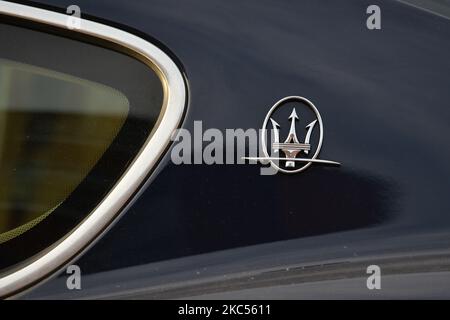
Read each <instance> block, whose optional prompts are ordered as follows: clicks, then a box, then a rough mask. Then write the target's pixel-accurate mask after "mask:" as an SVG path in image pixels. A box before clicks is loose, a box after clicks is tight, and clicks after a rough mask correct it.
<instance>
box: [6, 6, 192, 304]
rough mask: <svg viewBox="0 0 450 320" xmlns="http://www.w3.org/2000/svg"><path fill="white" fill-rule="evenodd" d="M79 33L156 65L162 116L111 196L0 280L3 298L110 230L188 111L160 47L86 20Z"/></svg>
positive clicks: (24, 10) (56, 16)
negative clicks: (47, 248) (57, 241)
mask: <svg viewBox="0 0 450 320" xmlns="http://www.w3.org/2000/svg"><path fill="white" fill-rule="evenodd" d="M0 13H2V14H6V15H10V16H14V17H19V18H23V19H26V20H33V21H36V22H39V23H43V24H47V25H52V26H56V27H59V28H66V21H67V18H68V16H67V15H64V14H61V13H56V12H52V11H48V10H43V9H38V8H33V7H29V6H25V5H21V4H15V3H10V2H5V1H0ZM75 31H77V32H80V33H83V34H87V35H91V36H94V37H97V38H101V39H105V40H108V41H110V42H113V43H116V44H118V45H120V46H122V47H126V48H128V49H131V50H133V51H135V52H136V53H138V54H139V55H140V56H142V57H143V58H144V59H146V60H149V61H150V62H151V64H153V65H155V67H156V68H157V69H159V72H160V76H161V78H162V80H163V83H165V86H166V88H165V102H164V106H163V111H162V116H160V119H159V124H157V125H156V130H153V132H152V134H151V136H150V137H149V139H148V140H147V142H146V144H145V145H144V146H143V148H142V149H141V151H140V153H139V155H138V156H137V157H136V159H135V160H134V161H133V163H132V164H131V165H130V167H129V168H128V169H127V171H126V173H125V174H124V175H123V176H122V177H121V179H120V180H119V182H117V184H116V186H115V187H114V188H113V189H112V190H111V191H110V193H109V194H108V195H107V196H106V198H105V199H103V201H102V202H101V203H100V204H99V205H98V206H97V208H96V209H95V210H94V211H93V212H92V213H91V214H90V215H89V216H88V217H87V218H86V219H85V220H84V222H83V223H82V224H81V225H80V226H78V227H77V228H76V229H75V230H74V231H72V233H71V234H70V235H69V236H67V237H66V238H65V239H64V240H63V241H62V242H60V244H58V245H57V246H56V247H54V248H53V249H51V250H50V251H48V252H47V253H46V254H45V255H43V256H42V257H40V258H38V259H37V260H35V261H33V262H31V263H30V264H28V265H26V266H25V267H24V268H22V269H20V270H18V271H15V272H14V273H11V274H9V275H6V276H5V277H3V278H1V279H0V297H6V296H8V295H11V294H15V293H18V291H20V290H21V289H23V288H25V287H27V286H30V285H34V284H35V283H36V282H37V281H39V280H41V279H44V278H46V277H48V276H49V275H50V274H51V273H52V272H53V271H55V270H57V269H58V268H60V267H61V266H62V265H64V264H65V263H67V262H68V261H70V260H71V259H72V258H73V257H74V256H75V255H76V254H77V253H78V252H80V251H81V250H83V248H85V247H86V246H87V245H88V244H89V243H90V242H91V241H92V240H94V239H95V237H96V236H97V235H98V234H99V233H100V232H101V231H102V230H103V229H105V228H106V227H107V226H108V224H109V223H110V222H111V221H112V220H113V219H114V218H115V216H116V215H117V214H118V212H119V211H120V210H121V209H122V208H123V207H124V205H125V203H126V202H127V201H128V200H129V199H130V198H131V197H132V196H133V194H134V193H135V192H136V190H137V189H138V187H139V186H140V185H141V184H142V183H143V181H144V179H145V178H146V177H147V175H148V174H149V172H150V170H151V169H152V168H153V167H154V166H155V164H156V162H157V161H158V159H159V158H160V156H161V155H162V154H163V152H164V150H165V148H166V147H167V145H168V144H169V142H170V136H171V135H172V132H173V130H174V129H176V128H177V127H178V125H179V123H180V121H181V118H182V115H183V112H184V107H185V100H186V87H185V83H184V80H183V76H182V75H181V72H180V70H179V69H178V67H177V66H176V64H175V63H174V62H173V61H172V60H171V59H170V58H169V56H168V55H167V54H165V53H164V52H163V51H162V50H161V49H159V48H158V47H156V46H155V45H153V44H151V43H149V42H147V41H145V40H143V39H141V38H139V37H137V36H135V35H132V34H130V33H128V32H125V31H122V30H119V29H117V28H113V27H110V26H106V25H103V24H100V23H96V22H93V21H89V20H85V19H83V20H82V23H81V26H80V29H76V30H75Z"/></svg>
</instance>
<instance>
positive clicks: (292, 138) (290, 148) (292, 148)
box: [270, 107, 317, 168]
mask: <svg viewBox="0 0 450 320" xmlns="http://www.w3.org/2000/svg"><path fill="white" fill-rule="evenodd" d="M289 119H290V120H291V129H290V130H289V134H288V137H287V138H286V141H284V143H280V142H279V141H280V139H279V137H280V132H279V128H280V125H279V124H278V123H277V122H276V121H275V120H273V119H272V118H270V121H271V122H272V127H273V132H274V136H275V137H274V142H273V143H272V148H273V152H274V153H278V151H279V150H280V149H281V151H283V153H284V154H285V155H286V159H295V158H296V157H297V154H298V153H301V152H302V151H303V152H304V153H305V154H308V153H309V150H310V149H311V145H310V144H309V140H310V139H311V133H312V131H313V129H314V126H315V125H316V123H317V120H314V121H313V122H311V123H310V124H308V125H307V126H306V129H307V130H308V132H307V133H306V137H305V143H300V142H299V141H298V138H297V133H296V131H295V121H296V120H298V116H297V112H296V111H295V107H294V108H293V109H292V113H291V115H290V116H289ZM285 166H286V167H292V168H293V167H295V162H294V161H286V164H285Z"/></svg>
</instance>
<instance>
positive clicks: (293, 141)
mask: <svg viewBox="0 0 450 320" xmlns="http://www.w3.org/2000/svg"><path fill="white" fill-rule="evenodd" d="M268 126H270V128H268ZM297 126H298V128H297ZM287 128H289V131H287ZM300 128H303V130H301V131H300V130H299V131H298V132H297V129H300ZM268 131H270V133H271V134H270V135H271V139H270V140H269V141H270V143H269V145H268V143H267V141H268V139H267V138H268ZM283 132H284V134H285V136H286V139H284V141H283V140H281V141H280V137H282V134H283ZM303 134H304V138H303ZM299 137H300V139H302V138H303V141H301V140H299ZM260 138H261V146H262V152H263V155H264V157H248V158H247V159H250V160H261V161H269V163H270V164H271V165H272V167H274V168H275V169H277V170H279V171H281V172H284V173H297V172H301V171H303V170H305V169H306V168H308V167H309V166H310V165H311V164H313V163H319V164H328V165H340V163H339V162H336V161H331V160H324V159H319V158H318V156H319V153H320V149H321V147H322V142H323V123H322V117H321V116H320V113H319V110H317V108H316V107H315V106H314V104H313V103H312V102H311V101H309V100H308V99H306V98H303V97H299V96H290V97H286V98H283V99H281V100H280V101H278V102H277V103H275V105H274V106H273V107H272V108H271V109H270V110H269V112H268V113H267V115H266V118H265V119H264V123H263V126H262V130H261V137H260Z"/></svg>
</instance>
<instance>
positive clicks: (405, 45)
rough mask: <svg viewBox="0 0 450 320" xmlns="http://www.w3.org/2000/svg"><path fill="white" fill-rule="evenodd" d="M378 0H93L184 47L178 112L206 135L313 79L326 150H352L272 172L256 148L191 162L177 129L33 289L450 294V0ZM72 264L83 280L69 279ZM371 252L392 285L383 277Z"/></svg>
mask: <svg viewBox="0 0 450 320" xmlns="http://www.w3.org/2000/svg"><path fill="white" fill-rule="evenodd" d="M72 4H73V1H66V0H58V1H52V0H42V1H36V2H33V3H29V2H27V3H26V5H28V6H32V7H41V8H44V9H46V10H50V11H54V12H59V13H61V14H66V9H67V7H69V6H70V5H72ZM371 4H372V3H370V2H369V1H356V0H345V1H339V2H337V1H288V0H287V1H245V2H239V1H219V0H213V1H211V0H208V1H206V0H193V1H175V0H164V1H163V0H152V1H146V2H142V1H131V0H130V1H119V0H108V1H83V0H78V1H77V3H76V5H78V6H79V7H80V8H81V13H82V17H83V18H84V19H87V20H92V21H97V22H99V23H102V24H105V25H108V26H114V27H115V28H118V29H121V30H126V31H127V32H129V33H131V34H134V35H136V36H139V37H141V38H144V39H146V40H148V41H149V42H150V43H153V44H155V45H156V46H158V47H159V48H161V50H163V51H164V52H165V53H166V54H167V55H168V56H169V57H171V58H172V60H173V61H174V63H175V64H176V65H177V66H178V68H179V69H180V72H181V74H182V75H183V77H184V81H185V84H186V106H185V109H184V111H183V116H182V119H181V120H180V123H179V125H178V127H179V128H183V129H186V130H187V131H189V132H191V133H192V139H193V141H194V140H195V139H196V138H195V137H194V134H195V133H194V132H195V123H196V121H202V130H203V132H205V131H206V130H207V129H210V128H214V129H217V130H218V131H220V132H225V131H226V130H227V129H239V128H240V129H243V130H247V129H250V128H254V129H255V130H259V129H261V128H262V127H263V122H264V119H265V117H266V115H267V114H268V112H269V110H270V109H271V107H272V106H273V105H274V104H275V103H276V102H277V101H279V100H280V99H282V98H284V97H289V96H301V97H305V98H307V99H308V101H311V102H312V103H313V104H314V106H315V107H316V108H317V109H318V110H319V111H320V115H321V118H322V121H323V143H322V149H321V150H320V158H323V159H330V160H333V161H336V162H339V164H340V165H339V166H335V165H321V164H317V165H316V164H312V165H311V166H310V167H309V168H307V169H306V170H304V171H302V172H298V173H294V174H284V173H282V172H279V173H277V174H274V175H261V174H260V170H261V165H260V164H259V163H249V162H248V161H247V162H246V163H244V164H239V163H231V164H226V163H223V164H220V163H215V164H206V163H204V161H203V162H202V163H200V164H175V163H173V158H172V153H171V152H172V150H173V148H174V146H175V145H176V143H175V142H173V143H171V144H170V145H169V146H168V147H167V149H165V152H164V153H163V154H162V155H161V156H160V157H159V159H158V163H157V164H156V165H155V166H154V167H153V168H152V171H151V174H150V175H149V176H148V177H147V178H146V180H145V184H143V185H141V186H140V188H139V189H138V190H136V191H135V192H134V193H133V198H132V199H133V200H132V201H131V202H129V203H128V204H127V207H126V208H123V209H122V210H121V211H120V214H121V217H120V219H118V218H117V219H115V220H114V223H112V220H111V224H109V225H108V228H107V229H108V230H104V232H103V235H102V236H101V237H95V240H96V241H95V242H94V239H92V241H90V242H89V248H88V247H86V248H84V250H83V251H84V254H82V255H81V254H77V255H74V256H73V257H72V258H71V259H68V260H67V261H65V263H64V264H62V265H60V266H59V268H58V269H59V270H60V272H59V273H55V272H56V270H55V272H52V273H51V274H49V275H48V276H46V278H48V277H50V276H51V275H53V277H52V278H51V279H50V280H49V281H45V283H43V284H42V285H40V286H38V287H36V288H33V290H28V291H26V292H21V293H18V294H19V296H20V297H22V298H28V299H49V298H55V299H72V298H76V299H79V298H83V299H96V298H107V299H123V298H127V299H166V298H169V299H171V298H202V299H230V298H242V299H300V298H302V299H309V298H338V299H344V298H353V299H361V298H369V299H371V298H397V299H404V298H449V297H450V255H449V243H450V216H449V215H448V213H449V212H450V198H449V197H448V194H449V191H450V169H449V167H448V162H449V159H450V147H449V141H450V140H449V137H450V108H449V101H450V90H449V84H450V61H449V52H450V41H449V39H450V21H449V15H448V12H449V9H448V8H449V7H448V5H447V4H443V5H442V6H440V5H439V2H437V1H436V2H434V1H431V2H430V4H423V3H422V2H421V1H411V2H408V3H406V2H401V1H388V0H383V1H378V3H377V5H378V6H379V8H381V14H382V16H381V17H382V18H381V19H382V20H381V21H382V24H381V29H377V30H370V29H368V27H367V25H366V20H367V18H368V16H369V14H368V13H367V12H366V9H367V8H368V7H369V6H370V5H371ZM80 59H89V57H80ZM197 139H200V141H201V142H200V143H201V144H202V146H203V144H207V142H206V141H205V140H202V139H201V138H199V137H198V136H197ZM223 144H225V142H223ZM192 148H193V149H192V155H194V154H195V153H196V152H197V153H198V152H201V151H198V150H196V149H195V148H194V142H193V143H192ZM224 157H226V155H224ZM223 162H226V161H225V160H224V161H223ZM129 198H130V199H131V196H130V197H129ZM106 231H107V232H106ZM68 264H75V265H77V266H79V268H80V269H81V272H82V290H69V289H68V288H67V286H66V282H67V278H68V277H69V276H70V273H67V270H66V269H65V267H66V266H67V265H68ZM370 266H378V267H379V268H380V270H381V275H382V276H381V277H382V278H381V279H382V280H381V281H382V282H381V284H382V287H381V288H382V289H381V290H376V289H374V290H370V289H369V288H368V287H367V285H368V283H367V281H368V278H369V277H370V275H371V272H370V268H369V267H370ZM368 268H369V269H368ZM57 274H59V276H56V275H57ZM43 282H44V281H43ZM37 284H38V283H35V284H33V286H34V285H37ZM30 289H31V288H30Z"/></svg>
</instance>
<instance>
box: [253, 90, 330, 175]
mask: <svg viewBox="0 0 450 320" xmlns="http://www.w3.org/2000/svg"><path fill="white" fill-rule="evenodd" d="M288 101H300V102H301V103H303V104H304V105H306V106H308V107H309V108H310V109H311V110H312V111H313V112H314V114H315V115H316V118H317V122H318V123H319V142H318V144H317V148H316V152H314V154H313V156H312V157H311V159H312V160H313V159H316V158H317V157H318V156H319V153H320V149H321V148H322V141H323V123H322V117H321V116H320V113H319V110H318V109H317V108H316V106H315V105H314V104H313V103H312V102H311V101H309V100H308V99H306V98H304V97H300V96H288V97H285V98H283V99H281V100H279V101H277V102H276V103H275V104H274V105H273V106H272V108H270V110H269V112H268V113H267V115H266V117H265V119H264V122H263V126H262V132H261V144H262V151H263V153H264V156H265V157H266V158H267V159H268V161H269V162H270V165H271V166H272V167H274V168H275V169H277V170H279V171H281V172H284V173H298V172H301V171H303V170H305V169H307V168H308V167H309V166H310V165H311V163H312V162H307V163H306V164H305V165H304V166H302V167H301V168H298V169H294V170H286V169H282V168H280V167H279V166H278V165H277V164H276V163H275V162H274V161H273V160H272V159H271V158H270V156H269V154H268V152H267V143H266V141H267V130H266V127H267V123H268V122H269V119H270V117H271V115H272V114H273V113H274V112H275V110H277V109H278V108H279V107H281V106H283V105H284V104H285V103H286V102H288ZM305 160H307V159H305Z"/></svg>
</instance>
